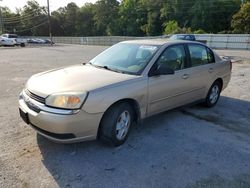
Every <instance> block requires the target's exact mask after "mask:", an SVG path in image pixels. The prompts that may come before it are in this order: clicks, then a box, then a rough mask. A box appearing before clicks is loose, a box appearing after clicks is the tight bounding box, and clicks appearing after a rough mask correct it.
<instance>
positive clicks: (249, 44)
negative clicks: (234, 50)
mask: <svg viewBox="0 0 250 188" xmlns="http://www.w3.org/2000/svg"><path fill="white" fill-rule="evenodd" d="M246 50H250V35H249V36H248V40H247V48H246Z"/></svg>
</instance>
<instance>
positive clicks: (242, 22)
mask: <svg viewBox="0 0 250 188" xmlns="http://www.w3.org/2000/svg"><path fill="white" fill-rule="evenodd" d="M231 24H232V28H233V32H234V33H246V34H249V33H250V2H246V3H244V4H243V5H242V6H241V9H240V10H239V11H238V12H237V13H236V14H235V15H233V19H232V22H231Z"/></svg>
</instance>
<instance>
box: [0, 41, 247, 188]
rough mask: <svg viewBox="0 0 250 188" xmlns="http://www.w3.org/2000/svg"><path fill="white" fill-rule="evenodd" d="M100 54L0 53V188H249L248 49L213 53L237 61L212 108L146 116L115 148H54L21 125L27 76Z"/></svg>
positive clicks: (73, 49)
mask: <svg viewBox="0 0 250 188" xmlns="http://www.w3.org/2000/svg"><path fill="white" fill-rule="evenodd" d="M103 49H105V47H98V46H78V45H60V46H54V47H35V48H29V47H27V48H0V88H1V90H0V108H1V110H0V118H1V122H0V187H4V188H5V187H143V188H144V187H164V188H168V187H169V188H172V187H173V188H175V187H178V188H184V187H187V188H205V187H207V188H211V187H218V188H219V187H220V188H221V187H222V188H249V187H250V84H249V81H250V51H228V50H227V51H221V50H218V53H219V54H220V55H226V56H230V57H231V58H234V59H236V60H237V61H236V62H235V63H234V64H233V74H232V79H231V82H230V84H229V86H228V88H227V89H226V90H224V91H223V93H222V97H221V98H220V101H219V102H218V104H217V106H216V107H214V108H211V109H206V108H203V107H201V106H199V105H196V106H193V107H185V108H182V109H178V110H173V111H169V112H165V113H161V114H159V115H157V116H154V117H151V118H148V119H147V120H146V121H144V123H142V124H141V125H136V126H135V127H134V128H133V130H132V131H131V134H130V136H129V139H128V140H127V142H126V143H125V144H124V145H122V146H120V147H118V148H112V147H108V146H105V145H103V144H101V143H99V142H98V141H92V142H83V143H78V144H71V145H63V144H55V143H52V142H50V141H48V140H47V139H45V138H43V137H41V136H39V135H37V134H36V133H35V131H33V130H32V129H31V128H30V127H29V126H27V125H25V123H23V121H22V120H21V119H20V118H19V114H18V101H17V99H18V94H19V92H20V91H21V89H22V88H23V87H24V84H25V82H26V81H27V79H28V78H29V77H30V76H31V75H32V74H34V73H37V72H41V71H44V70H48V69H51V68H55V67H59V66H65V65H72V64H78V63H81V62H84V61H87V60H89V59H90V58H92V57H93V56H95V55H96V54H98V53H99V52H101V51H102V50H103Z"/></svg>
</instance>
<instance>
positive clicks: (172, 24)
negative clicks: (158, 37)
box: [164, 20, 180, 34]
mask: <svg viewBox="0 0 250 188" xmlns="http://www.w3.org/2000/svg"><path fill="white" fill-rule="evenodd" d="M179 31H180V27H179V25H178V23H177V21H175V20H171V21H168V22H167V23H166V27H165V30H164V34H175V33H179Z"/></svg>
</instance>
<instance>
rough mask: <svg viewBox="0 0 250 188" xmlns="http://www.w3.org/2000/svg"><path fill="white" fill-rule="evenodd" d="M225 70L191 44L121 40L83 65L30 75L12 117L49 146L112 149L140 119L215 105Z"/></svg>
mask: <svg viewBox="0 0 250 188" xmlns="http://www.w3.org/2000/svg"><path fill="white" fill-rule="evenodd" d="M231 68H232V64H231V61H230V60H223V59H221V58H220V57H219V56H218V55H217V54H216V53H215V52H213V50H212V49H210V48H209V47H207V46H206V45H204V44H201V43H198V42H193V41H184V40H183V41H171V40H169V41H166V40H165V39H152V40H135V41H124V42H121V43H118V44H116V45H114V46H112V47H110V48H108V49H107V50H105V51H104V52H102V53H101V54H99V55H98V56H96V57H95V58H93V59H92V60H91V61H90V62H88V63H84V64H81V65H75V66H70V67H66V68H65V67H64V68H58V69H54V70H50V71H47V72H42V73H38V74H36V75H33V76H32V77H31V78H30V79H29V80H28V82H27V83H26V85H25V88H24V89H23V91H22V92H21V93H20V96H19V112H20V116H21V117H22V119H23V120H24V121H25V122H26V123H27V124H29V125H30V126H31V127H32V128H34V129H35V130H36V131H37V132H38V133H39V134H41V135H43V136H45V137H47V138H48V139H51V140H53V141H55V142H61V143H72V142H78V141H84V140H93V139H96V138H100V139H102V140H104V141H108V142H109V143H112V144H113V145H115V146H118V145H121V144H123V143H124V142H125V140H126V139H127V137H128V134H129V130H130V128H131V126H132V125H133V123H134V122H138V121H139V120H140V119H144V118H146V117H149V116H152V115H154V114H157V113H160V112H163V111H166V110H170V109H173V108H176V107H180V106H183V105H187V104H190V103H194V102H203V103H204V105H205V106H207V107H212V106H214V105H216V103H217V101H218V100H219V97H220V93H221V91H222V90H223V89H225V88H226V87H227V85H228V83H229V81H230V77H231ZM170 121H171V120H170Z"/></svg>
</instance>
